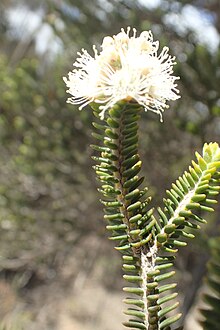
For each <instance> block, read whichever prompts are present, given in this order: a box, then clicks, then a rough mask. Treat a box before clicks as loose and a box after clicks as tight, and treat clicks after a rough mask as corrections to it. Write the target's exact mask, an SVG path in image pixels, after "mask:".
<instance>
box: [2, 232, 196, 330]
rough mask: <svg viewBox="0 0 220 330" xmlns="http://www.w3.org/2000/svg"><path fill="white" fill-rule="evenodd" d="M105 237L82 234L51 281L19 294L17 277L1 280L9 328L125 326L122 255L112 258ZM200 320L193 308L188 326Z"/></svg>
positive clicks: (108, 329) (47, 329)
mask: <svg viewBox="0 0 220 330" xmlns="http://www.w3.org/2000/svg"><path fill="white" fill-rule="evenodd" d="M103 242H104V241H103V239H101V238H98V237H97V236H96V235H93V234H90V235H88V236H86V237H82V238H81V240H80V244H78V245H77V246H75V247H74V249H73V251H72V253H71V255H70V256H69V257H68V258H67V259H66V260H65V261H64V263H63V265H62V267H61V268H60V269H59V271H58V273H57V275H56V276H55V278H54V280H52V281H49V282H48V283H46V282H45V283H38V282H37V281H35V283H32V284H29V285H28V286H27V287H26V288H24V289H23V290H21V291H20V292H19V293H18V292H17V293H16V287H15V284H16V281H14V287H13V281H12V284H8V283H7V281H6V280H3V279H2V280H1V281H0V301H1V302H2V303H1V305H0V316H1V318H2V319H3V320H4V324H5V325H6V328H4V329H6V330H20V329H21V330H39V329H40V330H113V329H118V330H119V329H123V326H122V322H123V320H124V319H125V316H124V315H123V308H124V306H123V303H122V299H123V293H122V286H123V282H122V281H121V280H120V276H118V274H117V272H118V271H119V270H118V269H120V267H118V266H119V264H120V256H119V255H117V253H115V258H112V247H111V246H110V245H109V244H106V243H103ZM82 260H83V262H82ZM80 263H81V264H83V267H81V268H80V267H79V264H80ZM116 278H117V279H119V280H116V281H115V279H116ZM117 281H118V282H117ZM196 319H198V313H197V311H196V310H194V309H192V311H191V313H189V316H188V318H187V320H186V327H185V330H191V329H194V330H200V329H201V328H200V327H199V326H198V323H197V322H196Z"/></svg>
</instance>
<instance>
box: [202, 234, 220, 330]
mask: <svg viewBox="0 0 220 330" xmlns="http://www.w3.org/2000/svg"><path fill="white" fill-rule="evenodd" d="M210 243H211V244H210V245H211V258H210V261H209V263H208V272H207V284H208V292H207V293H206V294H205V295H204V297H203V298H204V302H205V303H206V307H204V308H203V309H200V312H201V314H202V316H203V321H202V322H201V324H202V327H203V329H204V330H218V329H219V324H220V313H219V310H220V236H218V237H216V238H213V239H212V240H211V241H210Z"/></svg>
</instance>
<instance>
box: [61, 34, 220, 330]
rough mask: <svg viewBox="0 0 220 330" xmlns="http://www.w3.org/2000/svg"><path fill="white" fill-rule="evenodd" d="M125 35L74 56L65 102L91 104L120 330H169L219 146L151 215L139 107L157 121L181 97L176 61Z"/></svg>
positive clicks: (209, 147) (212, 184)
mask: <svg viewBox="0 0 220 330" xmlns="http://www.w3.org/2000/svg"><path fill="white" fill-rule="evenodd" d="M129 34H130V29H128V30H127V32H125V31H124V30H123V29H122V30H121V32H120V33H119V34H117V35H115V36H113V37H106V38H104V40H103V43H102V46H101V51H100V52H98V51H97V49H96V48H95V47H94V57H92V56H90V55H89V54H88V53H87V52H86V51H85V50H82V53H78V54H79V57H78V59H77V60H76V62H75V63H74V67H75V68H74V70H73V71H72V72H70V73H69V76H68V78H64V81H65V83H66V85H67V87H68V88H69V89H68V93H70V94H71V98H69V99H68V102H69V103H72V104H80V109H82V108H83V107H84V106H86V105H87V104H90V105H91V107H92V109H93V112H94V118H95V119H94V123H93V126H94V132H93V136H94V137H95V138H96V139H97V140H98V143H97V144H95V145H92V147H93V149H94V150H95V156H94V157H93V159H94V160H95V162H96V165H95V166H94V168H95V171H96V175H97V176H98V178H99V180H100V182H101V188H100V189H99V191H100V193H101V194H102V196H103V198H102V204H103V206H104V212H105V215H104V218H105V219H106V221H107V226H106V228H107V230H108V231H109V233H110V239H111V240H113V241H114V242H115V246H116V247H115V248H116V249H117V250H118V251H120V252H121V253H122V259H123V270H124V279H125V280H126V281H127V282H128V285H127V286H126V287H125V288H124V291H125V292H126V293H127V295H128V297H127V298H126V299H125V301H124V302H125V304H127V306H128V308H127V310H126V311H125V314H127V315H128V321H127V322H125V323H124V325H125V326H126V327H128V328H130V329H147V330H154V329H155V330H156V329H171V328H170V326H171V325H172V326H175V323H176V322H177V321H178V320H179V318H180V316H181V314H180V313H179V312H176V311H175V310H176V309H177V307H178V302H177V301H176V296H177V293H176V292H175V288H176V283H175V282H174V280H173V279H172V277H173V276H174V274H175V271H174V270H173V262H174V260H175V257H176V253H177V251H178V248H179V247H180V246H181V247H182V246H185V245H186V239H188V238H193V237H194V235H193V234H192V233H191V231H192V229H198V228H200V227H199V225H200V223H204V222H205V220H204V219H203V218H202V217H201V215H200V211H201V210H205V211H213V208H212V205H213V204H215V202H216V200H215V199H216V196H217V194H218V193H219V189H220V181H219V172H218V169H219V167H220V148H219V146H218V144H217V143H210V144H205V145H204V147H203V152H202V155H200V154H198V153H196V159H197V161H196V162H195V161H192V165H191V166H190V167H189V170H188V171H186V172H184V174H183V175H182V176H180V177H179V178H178V179H177V180H176V182H174V183H173V184H172V187H171V189H170V190H168V191H167V197H166V198H165V199H164V207H163V208H158V209H156V210H154V209H153V208H152V207H151V204H150V201H151V197H150V196H149V194H148V188H147V187H145V186H144V177H142V176H140V175H139V172H140V170H141V164H142V163H141V160H140V156H139V151H138V130H139V124H138V120H139V117H140V116H141V111H142V109H144V110H146V111H147V110H149V111H154V112H156V113H158V114H159V115H160V119H161V121H162V113H163V111H164V110H165V109H166V108H167V107H168V105H167V101H169V100H176V99H178V98H179V95H178V89H177V85H176V83H175V81H176V80H177V79H178V77H175V76H173V66H174V64H175V59H174V57H171V56H170V55H169V53H168V51H169V49H168V48H167V47H164V48H163V49H162V51H161V53H160V54H159V55H158V48H159V42H158V41H153V36H152V33H151V32H147V31H145V32H142V33H141V34H140V36H139V37H137V36H136V30H135V29H133V35H132V36H131V37H130V36H129Z"/></svg>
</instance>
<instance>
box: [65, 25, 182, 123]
mask: <svg viewBox="0 0 220 330" xmlns="http://www.w3.org/2000/svg"><path fill="white" fill-rule="evenodd" d="M129 34H130V28H128V29H127V32H125V31H124V29H121V32H120V33H118V34H117V35H115V36H113V37H105V38H104V39H103V42H102V45H101V51H100V52H99V53H98V51H97V49H96V48H95V46H94V57H92V56H90V55H89V54H88V52H87V51H86V50H84V49H83V50H82V52H81V53H78V55H79V57H78V58H77V60H76V61H75V63H74V64H73V66H74V67H75V68H74V70H73V71H72V72H69V74H68V78H66V77H64V78H63V79H64V81H65V83H66V85H67V87H68V88H69V89H68V90H67V92H68V93H70V94H71V95H72V96H71V97H70V98H69V99H68V100H67V102H69V103H72V104H80V107H79V109H80V110H81V109H82V108H83V107H85V106H86V105H87V104H89V103H91V102H96V103H99V104H100V109H101V110H102V111H101V114H100V116H101V118H102V119H103V118H104V114H105V111H106V110H107V109H109V108H111V107H112V106H113V105H114V104H115V103H117V102H118V101H120V100H125V101H130V100H133V101H136V102H137V103H139V104H140V105H142V106H143V107H144V109H145V110H150V111H154V112H156V113H158V114H159V115H160V117H161V116H162V112H163V111H164V109H166V108H168V105H167V104H166V102H167V101H169V100H176V99H178V98H179V97H180V96H179V95H178V93H179V91H178V89H177V85H176V83H175V80H176V79H178V77H175V76H173V75H172V74H173V65H174V64H175V58H174V57H171V56H170V55H169V54H168V51H169V48H168V47H164V48H163V49H162V52H161V53H160V54H159V55H158V48H159V42H158V41H153V35H152V33H151V31H149V32H148V31H144V32H142V33H141V34H140V36H139V37H137V36H136V30H135V29H133V35H132V36H131V37H130V36H129ZM161 118H162V117H161Z"/></svg>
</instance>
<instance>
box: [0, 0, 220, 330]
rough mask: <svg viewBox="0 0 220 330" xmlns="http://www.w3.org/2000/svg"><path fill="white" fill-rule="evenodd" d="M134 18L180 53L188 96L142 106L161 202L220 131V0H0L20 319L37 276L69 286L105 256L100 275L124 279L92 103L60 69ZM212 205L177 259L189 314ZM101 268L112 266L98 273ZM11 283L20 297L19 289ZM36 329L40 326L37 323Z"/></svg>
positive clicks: (2, 253)
mask: <svg viewBox="0 0 220 330" xmlns="http://www.w3.org/2000/svg"><path fill="white" fill-rule="evenodd" d="M127 26H132V27H135V28H136V29H137V30H138V31H142V30H148V29H151V30H152V32H153V34H154V38H155V39H158V40H160V45H161V47H162V46H163V45H165V44H166V45H168V46H169V47H170V49H171V50H170V52H171V54H173V55H175V56H176V58H177V63H178V64H177V66H176V68H175V70H176V72H175V73H176V75H179V76H180V78H181V79H180V81H179V88H180V90H181V99H180V100H178V101H177V102H175V104H171V109H170V110H168V111H167V112H166V113H165V115H164V123H163V124H161V123H160V122H159V119H158V118H157V117H156V116H155V115H154V114H150V113H143V114H142V118H141V122H140V125H141V133H140V145H141V146H140V153H141V156H142V159H143V163H144V168H143V173H144V174H145V175H146V182H147V184H149V185H150V187H151V188H150V190H151V193H152V195H153V197H154V203H155V204H156V203H159V204H160V203H161V200H162V197H163V196H164V192H165V189H166V188H168V187H169V186H170V183H171V182H172V181H173V180H175V178H176V177H177V176H178V175H179V174H181V173H182V172H183V170H185V169H186V166H187V165H188V163H189V161H190V159H191V158H192V156H193V153H194V151H195V150H196V149H197V150H198V151H201V147H202V144H203V143H204V142H205V141H207V142H210V141H213V142H214V141H217V142H219V140H220V139H219V136H220V96H219V95H220V94H219V92H220V50H219V40H220V36H219V34H220V2H219V1H218V0H191V1H190V0H182V1H178V0H177V1H171V0H155V1H150V0H139V1H132V0H119V1H116V0H90V1H88V0H75V1H73V0H72V1H71V0H38V1H36V0H19V1H18V0H1V3H0V95H1V97H0V139H1V143H0V154H1V157H0V167H1V171H0V235H1V240H0V280H1V283H2V286H3V287H4V288H5V287H6V289H4V290H6V291H7V288H8V285H12V287H13V288H15V289H16V290H15V291H16V295H18V297H19V299H22V303H23V304H24V306H23V305H22V306H23V307H22V310H23V312H24V313H23V314H22V315H25V317H24V319H25V320H26V319H28V320H29V321H30V320H31V321H30V322H36V324H37V322H38V321H39V319H38V321H36V320H37V316H36V315H35V314H37V312H36V311H35V312H36V313H35V314H34V315H33V313H32V314H30V315H29V314H28V316H27V315H26V314H25V313H27V310H28V307H27V306H26V305H25V304H27V301H29V302H31V304H32V305H33V306H35V305H36V306H37V302H36V301H35V300H34V299H33V297H32V296H31V292H32V291H33V288H39V287H40V286H42V285H45V284H46V286H44V290H46V288H48V287H49V286H50V285H53V283H55V281H58V282H59V283H62V288H64V287H65V288H68V287H69V285H70V283H72V282H71V279H76V278H78V277H82V274H81V273H79V269H81V271H82V270H83V269H84V268H85V272H84V273H88V272H91V270H92V269H95V267H96V266H97V260H99V261H100V264H101V269H102V270H100V271H99V272H98V274H96V277H97V278H99V279H101V278H102V280H101V281H102V284H103V286H106V287H108V288H111V290H113V289H116V288H117V287H118V286H121V284H120V279H119V280H118V282H119V284H117V283H116V281H115V280H114V279H112V277H111V275H110V274H109V273H110V272H112V274H118V273H119V272H120V270H118V268H117V266H118V264H120V259H119V257H118V264H117V261H116V262H115V261H114V260H115V259H114V258H116V259H117V254H116V253H114V252H112V251H111V244H110V243H108V242H107V240H106V234H105V228H104V224H103V221H102V211H101V206H100V205H99V203H98V199H99V195H98V193H96V182H95V179H94V173H93V170H92V165H93V163H92V161H91V153H92V151H91V149H90V147H89V145H90V144H91V143H93V139H92V138H91V130H92V126H91V122H92V114H91V111H90V109H89V107H88V109H87V110H86V109H85V110H83V111H82V112H79V111H78V110H77V108H74V107H73V106H69V105H67V104H66V98H67V95H66V92H65V85H64V83H63V80H62V77H63V76H66V75H67V73H68V72H69V71H70V70H71V69H72V63H73V62H74V60H75V58H76V52H77V51H79V50H80V49H81V48H82V47H84V48H86V49H88V50H89V52H90V53H91V54H92V45H93V44H96V45H99V44H100V43H101V40H102V38H103V37H104V36H105V35H112V34H116V33H118V32H119V31H120V28H121V27H124V28H126V27H127ZM216 210H217V212H216V213H215V216H212V217H210V216H209V219H208V220H209V221H208V226H207V227H206V229H205V231H203V232H200V234H199V237H198V238H197V239H196V240H195V241H194V242H193V243H191V242H190V244H189V247H188V250H187V249H185V250H184V251H181V258H180V259H179V261H177V265H176V266H177V275H178V274H181V276H183V275H184V276H183V278H182V281H181V287H182V289H183V288H184V289H185V288H186V287H188V285H189V283H190V287H189V289H186V290H185V292H184V297H185V299H184V300H183V308H184V313H185V314H184V315H185V316H186V315H187V313H188V311H189V309H190V307H191V306H192V304H193V303H194V299H195V296H196V292H197V291H198V290H199V288H200V285H201V278H202V276H203V274H204V272H205V261H206V259H207V257H208V252H207V250H208V245H207V241H208V239H209V237H210V236H213V235H215V234H217V233H218V228H219V223H220V215H219V213H220V210H219V206H218V207H216ZM91 242H92V243H91ZM100 245H101V246H102V249H100ZM92 249H93V251H95V252H94V253H93V254H91V250H92ZM103 251H106V254H105V255H106V260H107V258H111V260H112V267H111V268H112V269H110V268H109V265H108V262H107V261H106V260H103V259H102V258H103ZM100 253H101V256H100ZM98 255H99V256H100V257H98ZM94 256H95V257H94ZM71 258H72V259H71ZM70 260H73V261H70ZM76 260H77V261H76ZM85 260H86V261H85ZM87 260H90V261H91V260H92V261H91V262H87ZM88 264H89V266H88ZM64 265H65V267H66V268H65V267H64ZM68 265H69V266H68ZM68 267H69V268H68ZM83 267H84V268H83ZM64 269H65V272H64V271H63V270H64ZM66 269H67V270H66ZM105 271H107V277H106V276H101V275H100V274H105ZM66 272H67V273H68V276H67V275H66ZM64 273H65V274H64ZM77 276H78V277H77ZM113 277H114V275H113ZM119 278H120V276H119ZM1 283H0V284H1ZM51 283H52V284H51ZM3 284H4V285H3ZM45 287H46V288H45ZM4 290H3V289H2V290H1V286H0V291H1V292H0V298H1V295H2V296H3V300H5V298H4V297H6V296H7V297H8V296H9V297H10V294H6V295H5V296H4V292H5V291H4ZM2 292H3V293H2ZM13 292H14V291H13ZM48 294H49V293H48ZM11 295H12V297H11V300H12V302H13V301H15V300H16V299H15V298H14V293H11ZM28 299H29V300H28ZM41 299H43V298H42V297H39V299H38V300H39V301H41ZM40 304H41V303H38V305H40ZM9 305H10V304H9ZM2 306H3V305H1V307H0V309H1V311H0V315H1V313H2V317H3V318H5V317H6V316H7V315H8V314H10V313H11V310H10V308H8V307H7V306H6V308H5V310H4V306H3V307H2ZM12 306H14V305H13V303H12ZM38 307H39V306H38ZM47 314H48V313H47ZM26 316H27V317H26ZM54 317H55V316H54ZM48 319H49V316H48V317H45V320H43V321H39V322H42V324H41V323H38V325H37V328H36V329H39V325H40V326H41V329H47V330H48V329H61V326H60V327H58V328H57V323H56V320H55V318H54V319H53V318H52V321H51V322H52V323H51V324H52V325H51V328H50V327H49V323H48V322H49V321H48ZM34 320H35V321H34ZM16 322H17V323H16V324H17V328H16V329H18V321H16ZM25 322H26V321H25ZM43 322H44V323H43ZM32 326H33V323H32ZM119 327H120V325H119ZM119 327H118V328H119ZM11 328H12V325H11ZM28 329H32V328H31V327H30V324H29V327H28ZM33 329H35V328H34V327H33ZM74 329H75V328H74ZM77 329H78V328H77ZM88 329H93V328H92V326H91V327H90V328H88ZM94 329H98V326H96V327H94ZM107 329H108V328H107V327H106V328H105V329H104V328H103V326H102V330H107Z"/></svg>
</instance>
